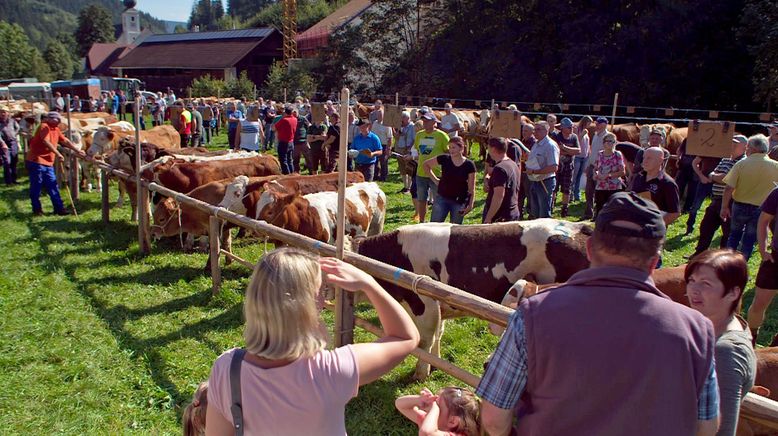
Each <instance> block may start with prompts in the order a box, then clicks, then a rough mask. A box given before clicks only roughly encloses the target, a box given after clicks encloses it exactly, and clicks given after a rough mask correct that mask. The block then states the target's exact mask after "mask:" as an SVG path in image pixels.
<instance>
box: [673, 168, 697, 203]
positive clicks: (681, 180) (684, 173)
mask: <svg viewBox="0 0 778 436" xmlns="http://www.w3.org/2000/svg"><path fill="white" fill-rule="evenodd" d="M698 181H699V179H697V174H695V173H694V170H693V169H692V167H691V163H689V164H686V163H683V162H679V163H678V174H676V176H675V184H676V185H678V195H680V196H681V198H684V191H685V190H687V191H688V192H687V193H686V198H685V199H684V201H683V208H682V209H681V210H682V211H684V212H687V211H688V210H689V209H691V207H692V201H693V200H694V196H695V194H696V192H697V183H698Z"/></svg>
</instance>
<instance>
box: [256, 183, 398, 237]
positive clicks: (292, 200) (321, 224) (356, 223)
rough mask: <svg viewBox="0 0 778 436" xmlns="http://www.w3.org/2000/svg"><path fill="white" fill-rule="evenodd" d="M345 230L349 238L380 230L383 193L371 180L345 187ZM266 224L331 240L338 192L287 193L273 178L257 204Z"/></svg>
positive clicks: (259, 213)
mask: <svg viewBox="0 0 778 436" xmlns="http://www.w3.org/2000/svg"><path fill="white" fill-rule="evenodd" d="M345 206H346V227H345V234H346V235H347V236H350V237H351V238H356V237H362V236H372V235H377V234H380V233H381V232H382V231H383V228H384V219H385V217H386V194H384V192H383V191H382V190H381V188H379V187H378V185H377V184H375V183H373V182H363V183H356V184H354V185H351V186H349V187H347V188H346V199H345ZM257 213H258V215H259V218H260V219H262V220H264V221H267V222H268V223H269V224H272V225H275V226H278V227H281V228H284V229H287V230H291V231H293V232H295V233H299V234H301V235H305V236H308V237H310V238H313V239H317V240H319V241H322V242H327V243H330V244H333V243H335V234H336V231H335V230H336V226H337V216H338V193H337V192H318V193H315V194H308V195H302V194H301V193H299V192H294V193H289V192H288V191H287V190H286V189H284V188H283V186H281V185H280V184H278V183H277V182H270V183H268V184H266V185H265V192H263V193H262V196H261V197H260V200H259V206H257Z"/></svg>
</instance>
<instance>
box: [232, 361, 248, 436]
mask: <svg viewBox="0 0 778 436" xmlns="http://www.w3.org/2000/svg"><path fill="white" fill-rule="evenodd" d="M245 354H246V350H244V349H243V348H238V349H237V350H235V354H233V355H232V360H231V361H230V393H231V396H232V406H230V411H231V412H232V423H233V426H234V427H235V436H243V407H242V406H241V392H240V367H241V365H242V364H243V356H244V355H245Z"/></svg>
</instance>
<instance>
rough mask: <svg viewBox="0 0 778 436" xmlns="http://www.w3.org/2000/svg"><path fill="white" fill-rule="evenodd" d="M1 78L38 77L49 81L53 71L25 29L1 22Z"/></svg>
mask: <svg viewBox="0 0 778 436" xmlns="http://www.w3.org/2000/svg"><path fill="white" fill-rule="evenodd" d="M0 77H2V78H6V79H11V78H17V77H37V78H38V80H49V79H50V77H51V71H50V70H49V68H48V66H47V65H46V62H44V61H43V57H41V54H40V52H39V51H38V49H36V48H35V47H33V46H32V45H31V44H30V40H29V39H28V38H27V35H25V33H24V29H22V28H21V26H19V25H17V24H10V23H7V22H5V21H0Z"/></svg>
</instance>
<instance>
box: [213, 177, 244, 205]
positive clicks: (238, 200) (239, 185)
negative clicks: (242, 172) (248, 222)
mask: <svg viewBox="0 0 778 436" xmlns="http://www.w3.org/2000/svg"><path fill="white" fill-rule="evenodd" d="M248 184H249V178H248V177H246V176H238V177H236V178H235V179H234V180H233V181H232V183H230V184H228V185H227V187H226V188H225V190H224V198H223V199H222V201H221V202H220V203H219V207H223V208H225V209H227V210H230V211H232V212H235V213H237V214H240V215H245V214H246V211H247V210H246V206H245V205H244V204H243V201H242V200H243V195H244V194H245V193H246V187H247V186H248Z"/></svg>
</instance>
